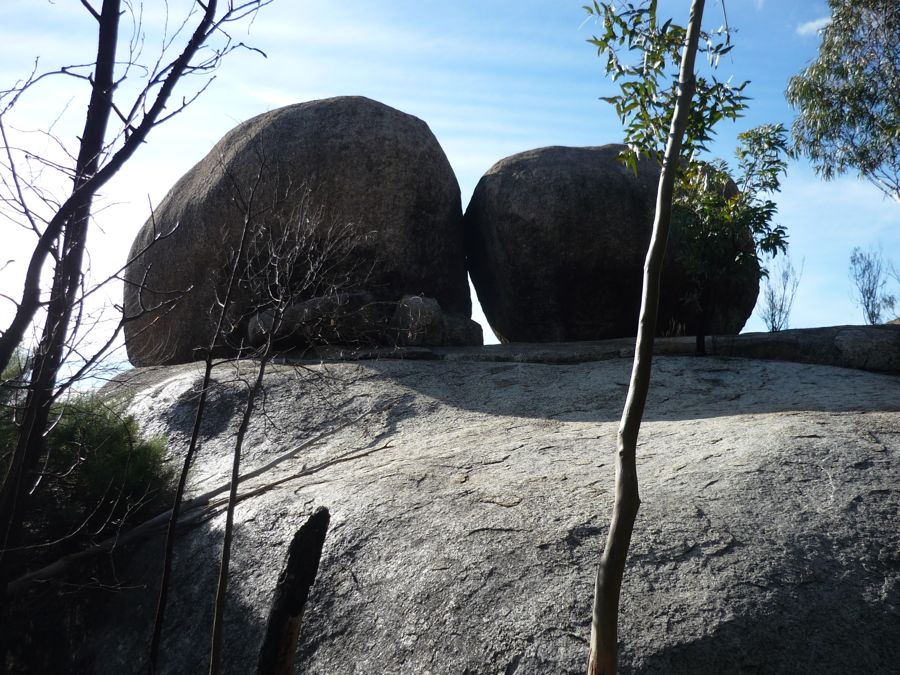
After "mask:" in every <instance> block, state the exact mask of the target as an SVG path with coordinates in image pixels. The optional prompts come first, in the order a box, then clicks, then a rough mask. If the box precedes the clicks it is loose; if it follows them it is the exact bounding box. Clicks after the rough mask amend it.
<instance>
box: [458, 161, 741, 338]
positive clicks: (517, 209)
mask: <svg viewBox="0 0 900 675" xmlns="http://www.w3.org/2000/svg"><path fill="white" fill-rule="evenodd" d="M623 147H624V146H621V145H604V146H601V147H591V148H570V147H549V148H540V149H537V150H530V151H528V152H523V153H520V154H517V155H513V156H512V157H507V158H506V159H504V160H502V161H500V162H498V163H497V164H495V165H494V166H493V167H492V168H491V169H490V170H489V171H488V172H487V173H486V174H485V175H484V176H483V177H482V178H481V180H480V181H479V183H478V186H477V187H476V188H475V192H474V194H473V195H472V200H471V202H470V203H469V206H468V208H467V209H466V215H465V223H466V256H467V259H468V265H469V273H470V274H471V277H472V283H473V284H474V286H475V290H476V291H477V293H478V299H479V301H480V302H481V306H482V308H483V309H484V313H485V316H486V317H487V319H488V321H489V322H490V324H491V327H492V328H493V329H494V332H495V333H496V334H497V336H498V337H499V338H500V339H501V340H502V341H510V342H561V341H568V340H598V339H605V338H615V337H623V336H628V335H634V334H635V331H636V327H637V316H638V310H639V307H640V295H641V281H642V271H643V264H644V257H645V255H646V252H647V245H648V243H649V240H650V232H651V229H652V224H653V214H654V207H655V203H656V189H657V184H658V180H659V169H658V168H657V166H656V165H655V164H654V163H653V162H651V161H649V160H645V161H642V162H640V163H639V165H638V173H637V175H635V174H634V173H632V172H631V170H630V169H628V168H627V167H625V166H624V165H623V164H622V163H621V162H620V161H618V159H617V158H616V157H617V155H618V154H619V152H620V151H621V150H622V149H623ZM746 246H749V247H752V246H753V243H752V239H751V238H750V237H749V233H748V236H747V242H746ZM684 257H685V243H684V241H683V238H681V237H679V232H678V230H677V228H673V230H672V232H671V234H670V242H669V247H668V253H667V256H666V264H665V267H664V269H663V277H662V283H661V289H660V290H661V296H660V305H659V310H660V317H659V323H658V326H659V330H660V332H661V333H662V334H672V335H678V334H687V335H692V334H694V333H695V332H696V329H697V323H698V320H699V315H698V312H697V309H696V306H695V303H693V302H692V301H691V300H690V298H689V297H688V295H689V291H690V284H689V280H688V276H687V270H686V268H685V264H684ZM758 287H759V284H758V280H757V278H756V276H755V275H746V278H740V279H737V278H735V279H731V280H729V281H728V282H727V283H725V284H721V285H720V286H719V287H717V289H716V290H717V293H718V302H717V307H716V309H715V315H714V316H713V317H712V320H711V323H710V326H709V331H708V332H709V334H716V333H718V334H728V333H738V332H739V331H740V329H741V328H742V327H743V325H744V323H745V322H746V320H747V318H748V317H749V316H750V314H751V312H752V311H753V307H754V305H755V304H756V296H757V292H758Z"/></svg>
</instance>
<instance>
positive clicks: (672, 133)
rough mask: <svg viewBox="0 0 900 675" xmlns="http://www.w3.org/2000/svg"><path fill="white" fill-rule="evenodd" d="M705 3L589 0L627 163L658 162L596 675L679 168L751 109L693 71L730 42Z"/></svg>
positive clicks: (622, 543)
mask: <svg viewBox="0 0 900 675" xmlns="http://www.w3.org/2000/svg"><path fill="white" fill-rule="evenodd" d="M704 4H705V3H704V1H703V0H692V2H691V4H690V17H689V21H688V24H687V27H682V26H680V25H678V24H676V23H674V22H673V21H672V20H666V21H660V20H659V17H658V13H657V2H656V0H644V1H642V2H637V3H634V2H626V3H612V2H603V3H601V2H593V3H592V4H591V5H586V6H585V9H586V10H587V12H588V13H589V15H592V16H595V17H596V18H597V20H598V23H599V24H600V25H601V26H602V28H603V31H602V32H601V33H600V34H599V35H596V36H594V37H593V38H592V39H591V40H590V42H591V43H592V44H593V45H594V46H596V47H597V51H598V54H599V55H600V56H601V57H603V58H605V64H606V72H607V74H608V75H609V76H610V77H611V78H612V79H613V81H614V82H616V83H617V84H618V86H619V94H617V95H615V96H610V97H607V98H606V99H605V100H606V101H607V102H609V103H611V104H612V105H613V106H614V108H615V111H616V113H617V115H618V116H619V118H620V119H621V121H622V123H623V125H624V128H625V142H626V144H627V146H628V149H627V151H626V152H625V153H624V156H623V161H625V162H626V163H627V164H628V165H629V166H631V167H632V168H636V165H637V158H638V157H639V156H642V155H643V156H650V157H654V158H656V159H658V160H659V161H660V164H661V171H660V179H659V187H658V192H657V199H656V211H655V216H654V222H653V234H652V236H651V240H650V246H649V249H648V251H647V257H646V261H645V263H644V280H643V291H642V296H641V309H640V315H639V319H638V331H637V341H636V346H635V356H634V362H633V366H632V372H631V380H630V383H629V388H628V394H627V397H626V401H625V407H624V411H623V413H622V419H621V422H620V424H619V430H618V436H617V443H616V483H615V502H614V505H613V511H612V517H611V522H610V527H609V531H608V535H607V540H606V545H605V548H604V551H603V554H602V556H601V559H600V564H599V567H598V570H597V576H596V582H595V588H594V602H593V610H592V621H591V639H590V656H589V662H588V673H589V675H600V674H601V673H604V674H609V673H615V672H616V667H617V642H618V625H617V624H618V609H619V598H620V595H621V587H622V579H623V577H624V571H625V562H626V558H627V556H628V549H629V546H630V542H631V536H632V533H633V530H634V523H635V520H636V518H637V513H638V509H639V507H640V495H639V490H638V479H637V470H636V454H637V441H638V434H639V431H640V426H641V420H642V417H643V412H644V407H645V404H646V400H647V393H648V391H649V386H650V374H651V362H652V356H653V340H654V336H655V334H656V323H657V305H658V299H659V280H660V271H661V267H662V261H663V257H664V255H665V249H666V243H667V239H668V233H669V227H670V224H671V220H672V211H673V199H674V197H675V194H676V178H677V174H678V173H679V170H680V167H685V166H688V165H689V164H690V161H691V159H693V158H695V157H696V156H697V154H698V153H700V152H702V151H705V150H707V149H708V148H707V144H708V143H709V141H710V140H711V139H712V137H713V127H714V126H715V125H716V123H718V122H719V121H721V120H723V119H731V120H734V119H736V118H737V117H738V116H739V115H740V113H741V111H742V110H743V109H744V108H745V107H746V97H745V96H744V94H743V90H744V88H745V86H746V84H747V83H746V82H744V83H741V84H737V85H732V84H731V83H730V82H729V81H724V82H721V81H718V80H717V79H716V78H715V77H714V76H711V75H710V76H703V75H697V74H696V73H695V61H696V55H697V53H698V51H700V52H702V53H704V54H705V55H706V57H707V59H708V60H709V63H710V65H711V66H712V67H715V66H716V65H717V64H718V62H719V59H720V57H721V56H722V55H724V54H726V53H728V52H729V51H730V50H731V48H732V45H731V42H730V38H729V32H728V30H727V28H722V29H719V30H717V31H713V32H705V31H703V30H702V29H701V23H702V19H703V10H704ZM701 44H702V46H701ZM629 58H633V61H629ZM678 64H680V65H678ZM676 67H677V69H678V70H677V75H676V74H675V73H674V71H675V69H676ZM692 99H693V100H694V102H693V104H692Z"/></svg>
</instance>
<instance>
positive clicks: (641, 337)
mask: <svg viewBox="0 0 900 675" xmlns="http://www.w3.org/2000/svg"><path fill="white" fill-rule="evenodd" d="M703 5H704V0H693V1H692V4H691V15H690V22H689V24H688V30H687V37H686V42H685V47H684V53H683V55H682V59H681V72H680V75H679V92H678V100H677V102H676V105H675V111H674V113H673V115H672V122H671V125H670V127H669V138H668V141H667V143H666V152H665V156H664V158H663V165H662V171H661V173H660V176H659V190H658V192H657V195H656V216H655V218H654V222H653V235H652V237H651V240H650V247H649V249H648V250H647V259H646V261H645V263H644V286H643V293H642V295H641V313H640V319H639V321H638V334H637V344H636V347H635V350H634V364H633V366H632V370H631V382H630V384H629V387H628V396H627V398H626V400H625V409H624V411H623V413H622V421H621V422H620V424H619V433H618V438H617V443H616V488H615V489H616V495H615V504H614V506H613V513H612V520H611V522H610V526H609V534H608V536H607V539H606V547H605V549H604V550H603V556H602V557H601V559H600V566H599V568H598V569H597V578H596V583H595V586H594V605H593V614H592V619H591V642H590V656H589V661H588V675H614V673H615V672H616V667H617V646H618V645H617V643H618V617H619V596H620V592H621V588H622V577H623V575H624V573H625V559H626V558H627V556H628V547H629V546H630V544H631V533H632V531H633V530H634V521H635V519H636V518H637V513H638V508H639V507H640V504H641V500H640V495H639V493H638V481H637V468H636V463H635V458H636V453H637V440H638V432H639V431H640V427H641V419H642V417H643V415H644V405H645V403H646V401H647V392H648V390H649V388H650V371H651V363H652V359H653V336H654V335H655V334H656V320H657V307H658V304H659V278H660V270H661V269H662V262H663V258H664V256H665V252H666V243H667V240H668V237H669V223H670V221H671V217H672V195H673V191H674V185H675V172H676V169H677V166H678V159H679V155H680V153H681V141H682V137H683V135H684V130H685V126H686V125H687V120H688V114H689V112H690V106H691V98H692V96H693V94H694V87H695V80H694V58H695V56H696V53H697V42H698V39H699V34H700V23H701V21H702V18H703Z"/></svg>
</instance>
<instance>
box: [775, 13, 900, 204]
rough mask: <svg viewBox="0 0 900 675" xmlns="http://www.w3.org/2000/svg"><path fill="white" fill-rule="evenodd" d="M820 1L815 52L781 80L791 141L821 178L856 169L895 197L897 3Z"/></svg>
mask: <svg viewBox="0 0 900 675" xmlns="http://www.w3.org/2000/svg"><path fill="white" fill-rule="evenodd" d="M828 7H829V9H830V10H831V20H830V23H829V24H828V25H827V26H825V28H824V29H823V30H822V43H821V45H820V46H819V55H818V58H816V60H815V61H813V62H812V63H811V64H810V65H809V66H807V67H806V68H805V69H804V70H803V71H802V72H800V73H799V74H797V75H795V76H794V77H792V78H791V80H790V82H789V83H788V88H787V100H788V102H789V103H790V104H791V105H792V106H794V108H796V109H797V117H796V119H795V120H794V124H793V136H794V141H795V143H796V145H797V148H798V149H799V150H800V151H801V152H802V153H804V154H805V155H807V156H808V157H809V158H810V159H811V160H812V163H813V166H814V167H815V168H816V171H817V172H818V173H819V175H820V176H822V177H823V178H825V179H826V180H830V179H831V178H834V177H835V176H839V175H841V174H843V173H846V172H848V171H850V170H852V169H856V170H857V171H858V172H859V175H860V176H861V177H863V178H865V179H867V180H869V181H871V182H872V183H873V184H874V185H876V186H877V187H878V188H879V189H880V190H881V191H882V192H884V193H885V194H886V195H888V196H889V197H891V198H893V199H894V200H896V201H898V202H900V133H898V132H897V130H898V129H900V48H898V45H900V4H898V3H897V0H828Z"/></svg>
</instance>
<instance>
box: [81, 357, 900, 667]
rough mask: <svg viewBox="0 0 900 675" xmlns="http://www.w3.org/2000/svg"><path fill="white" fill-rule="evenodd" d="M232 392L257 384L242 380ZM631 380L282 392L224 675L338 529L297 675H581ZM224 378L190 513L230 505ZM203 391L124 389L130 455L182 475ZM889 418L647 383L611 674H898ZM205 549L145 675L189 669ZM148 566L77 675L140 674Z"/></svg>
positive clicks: (835, 393)
mask: <svg viewBox="0 0 900 675" xmlns="http://www.w3.org/2000/svg"><path fill="white" fill-rule="evenodd" d="M242 367H243V369H244V370H243V372H242V374H243V375H244V376H246V377H249V376H250V375H251V374H252V372H251V371H252V367H253V366H252V364H244V365H243V366H242ZM630 367H631V361H630V360H629V359H626V358H613V359H607V360H602V361H595V362H588V363H579V364H574V365H572V364H570V365H565V364H563V365H560V364H543V363H525V362H508V363H502V362H479V361H468V360H465V359H458V360H452V361H449V360H445V361H404V360H383V361H360V362H354V363H338V364H323V365H314V366H304V367H303V368H301V369H297V368H292V367H289V366H275V367H273V368H272V372H271V373H270V374H269V375H268V376H267V379H266V397H265V401H264V404H263V405H262V410H261V412H260V414H259V415H257V416H256V417H255V419H254V422H253V425H252V427H251V430H250V433H249V435H248V440H247V446H246V452H245V456H244V466H245V473H247V472H251V471H253V470H254V469H256V468H258V467H261V466H264V465H267V464H274V466H272V467H271V468H269V469H268V470H267V471H265V472H264V473H263V474H262V475H260V476H258V477H256V478H253V479H250V480H248V481H247V482H246V483H245V484H243V485H242V488H241V492H242V493H247V492H249V491H250V490H252V489H253V488H254V487H257V486H261V485H264V484H270V485H272V484H273V483H276V482H278V481H282V479H283V482H280V483H278V484H276V485H272V486H271V487H270V488H269V489H268V490H267V491H265V492H264V493H262V494H259V495H257V496H253V497H250V498H248V499H246V500H244V501H242V502H241V503H240V504H239V505H238V508H237V512H236V524H237V527H236V534H235V549H234V551H233V556H232V566H233V567H232V570H233V572H232V578H231V586H230V589H231V594H230V598H229V603H230V604H229V605H228V608H227V615H226V622H227V625H226V643H227V647H226V655H225V656H226V658H225V665H226V668H225V669H226V672H232V673H247V672H254V670H255V659H256V655H257V653H258V650H259V643H260V640H261V637H262V633H263V628H264V624H265V617H266V614H267V612H268V603H269V601H270V599H271V595H272V591H273V588H274V586H275V582H276V579H277V576H278V573H279V571H280V569H281V565H282V562H283V557H284V554H285V551H286V548H287V545H288V543H289V542H290V539H291V536H292V535H293V533H294V532H295V531H296V529H297V528H298V527H299V526H300V525H301V524H302V523H303V522H304V521H305V519H306V518H307V517H308V516H309V515H311V514H312V512H313V510H314V509H315V508H316V507H317V506H326V507H328V509H329V510H330V511H331V514H332V521H331V523H332V525H331V529H330V531H329V533H328V536H327V538H326V541H325V549H324V553H323V557H322V561H321V565H320V568H319V575H318V577H317V580H316V583H315V585H314V587H313V591H312V593H311V596H310V600H309V604H308V606H307V610H306V614H305V616H304V623H303V630H302V635H301V638H300V647H299V652H298V662H297V666H296V670H295V672H303V673H329V674H330V673H501V674H510V673H517V674H523V673H583V672H584V671H585V668H586V661H587V639H588V636H589V632H590V603H591V593H592V588H593V576H594V573H595V570H596V566H597V563H598V560H599V557H600V554H601V550H602V547H603V542H604V540H605V536H606V531H607V523H608V519H609V513H610V508H611V502H612V487H613V453H614V447H615V438H616V429H617V425H618V418H619V416H620V414H621V409H622V404H623V401H624V395H625V391H626V388H627V382H628V377H629V372H630ZM239 374H240V373H237V372H236V371H235V370H234V368H233V367H224V366H223V367H222V368H221V369H220V373H219V375H217V380H218V382H219V385H218V387H217V389H216V392H215V394H214V396H213V399H212V408H211V412H210V415H209V416H208V418H207V423H206V426H205V427H204V430H203V435H204V441H203V445H202V448H201V450H200V453H199V456H198V458H197V462H196V465H195V468H194V469H193V471H192V474H191V491H192V494H193V495H197V494H200V493H202V492H204V491H206V490H209V489H211V488H214V487H216V486H218V485H220V484H222V483H224V482H225V481H226V480H227V475H228V472H229V470H230V463H231V449H232V444H233V440H234V435H235V432H236V428H237V424H238V419H239V411H240V409H241V406H242V400H243V396H244V392H245V389H246V388H245V387H244V385H242V384H241V383H240V382H239V381H237V379H236V376H237V375H239ZM199 375H200V371H199V369H198V368H197V367H196V366H191V365H186V366H177V367H168V368H155V369H138V370H135V371H132V372H131V373H130V374H129V375H128V376H127V377H128V383H127V386H128V388H130V389H131V391H132V393H133V394H134V398H133V402H132V404H131V411H132V412H133V413H134V414H136V416H137V417H138V419H139V421H140V423H141V425H142V427H143V430H144V433H147V434H150V435H154V434H160V433H164V434H166V435H167V436H168V437H169V440H170V449H171V455H172V461H173V462H175V463H179V462H180V459H181V457H182V456H183V452H184V448H185V447H186V443H187V437H188V434H189V431H190V425H191V422H192V414H193V397H194V395H195V388H196V385H197V383H198V381H199ZM898 410H900V378H898V377H896V376H891V375H879V374H874V373H867V372H860V371H853V370H846V369H840V368H833V367H826V366H817V365H806V364H796V363H776V362H766V361H752V360H742V359H736V358H719V357H710V358H705V359H697V358H691V357H679V356H662V357H657V358H656V359H655V361H654V374H653V380H652V385H651V393H650V397H649V401H648V405H647V411H646V415H645V419H644V425H643V427H642V431H641V437H640V445H639V448H638V471H639V480H640V484H641V497H642V505H641V510H640V513H639V514H638V520H637V525H636V530H635V533H634V537H633V539H632V546H631V553H630V556H629V561H628V567H627V570H626V575H625V583H624V587H623V596H622V606H621V618H620V641H621V642H620V663H621V664H622V666H621V671H622V672H623V673H799V672H810V673H851V672H860V673H863V672H865V673H885V672H892V669H895V668H896V664H897V663H900V639H898V636H900V527H898V525H900V522H898V512H900V462H898V452H900V413H898ZM351 420H356V421H354V422H351V423H350V424H348V425H347V426H344V427H342V428H339V427H340V425H341V424H343V423H344V422H347V421H351ZM334 429H338V430H337V431H333V432H329V431H328V430H334ZM323 434H324V435H323ZM317 435H321V436H322V437H321V439H320V440H319V442H317V443H315V444H312V445H309V446H305V447H302V446H303V444H304V443H306V442H307V441H309V440H310V439H311V438H314V437H316V436H317ZM295 448H299V449H298V450H297V451H296V452H295V454H294V455H293V456H291V457H288V458H286V459H282V461H280V462H273V460H276V459H277V458H282V457H284V455H285V454H286V453H288V452H289V451H291V450H292V449H295ZM223 523H224V515H223V514H222V512H221V508H219V509H213V510H212V511H209V512H207V513H205V514H204V519H203V520H202V521H201V523H200V524H199V525H196V526H194V527H192V528H190V529H187V530H185V533H184V534H183V535H182V536H181V538H180V541H179V547H178V555H177V559H176V566H175V581H174V584H175V590H174V592H173V596H172V605H171V608H170V610H169V614H168V617H167V621H166V626H165V631H164V635H163V663H162V671H163V672H170V673H195V672H205V670H206V668H207V665H206V664H207V658H208V649H209V648H208V644H209V634H210V616H211V607H212V597H213V593H214V584H215V581H214V580H215V575H216V571H217V570H216V568H217V564H218V562H217V560H218V555H219V551H220V545H221V530H222V527H223ZM160 550H161V541H160V540H158V539H157V540H153V541H150V542H148V543H147V544H145V545H144V546H142V547H141V548H140V549H139V550H138V551H137V552H136V554H135V555H133V556H131V558H130V562H129V563H128V564H125V565H123V566H122V567H121V569H120V574H121V576H122V578H123V583H126V584H127V585H129V586H134V587H137V589H136V590H127V591H124V592H122V593H119V594H118V595H117V596H116V597H115V598H114V599H113V600H112V602H111V605H110V608H109V614H108V616H109V620H108V622H107V624H106V625H105V626H104V627H103V628H102V630H101V631H99V633H98V634H97V635H98V637H97V644H96V646H95V649H94V652H93V653H90V654H86V655H85V662H86V663H90V664H91V669H92V670H93V671H94V672H103V673H127V672H143V671H144V670H145V667H146V666H145V657H144V654H145V653H146V644H147V642H148V638H149V627H150V624H151V622H152V613H153V609H154V607H155V596H154V593H153V589H154V586H155V583H156V581H155V576H156V575H157V573H158V568H159V560H158V557H159V553H160ZM142 584H146V585H147V588H146V589H143V590H141V589H140V587H141V585H142Z"/></svg>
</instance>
